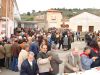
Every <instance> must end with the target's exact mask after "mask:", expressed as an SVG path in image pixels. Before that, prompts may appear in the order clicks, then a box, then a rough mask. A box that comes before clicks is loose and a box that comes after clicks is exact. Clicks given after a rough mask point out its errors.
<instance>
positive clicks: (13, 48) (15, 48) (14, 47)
mask: <svg viewBox="0 0 100 75" xmlns="http://www.w3.org/2000/svg"><path fill="white" fill-rule="evenodd" d="M11 51H12V56H13V57H17V58H18V55H19V52H20V46H19V44H17V43H14V44H13V45H12V46H11Z"/></svg>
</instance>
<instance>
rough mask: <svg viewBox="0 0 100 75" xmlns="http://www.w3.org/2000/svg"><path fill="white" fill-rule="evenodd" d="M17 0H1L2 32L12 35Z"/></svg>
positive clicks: (0, 30) (0, 24) (0, 23)
mask: <svg viewBox="0 0 100 75" xmlns="http://www.w3.org/2000/svg"><path fill="white" fill-rule="evenodd" d="M15 7H17V5H16V0H1V17H0V33H1V32H2V33H3V34H4V35H5V36H7V37H10V35H11V34H13V33H14V27H15V26H14V24H15V23H14V22H15V15H14V12H15V11H14V9H15Z"/></svg>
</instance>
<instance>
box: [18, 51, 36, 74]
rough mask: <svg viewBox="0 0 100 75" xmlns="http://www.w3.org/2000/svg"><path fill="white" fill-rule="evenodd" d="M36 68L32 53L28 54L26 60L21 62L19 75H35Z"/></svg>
mask: <svg viewBox="0 0 100 75" xmlns="http://www.w3.org/2000/svg"><path fill="white" fill-rule="evenodd" d="M37 73H38V66H37V63H36V61H35V60H34V53H33V52H29V55H28V59H26V60H25V61H23V63H22V65H21V71H20V75H37Z"/></svg>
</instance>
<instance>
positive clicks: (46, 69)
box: [37, 45, 52, 75]
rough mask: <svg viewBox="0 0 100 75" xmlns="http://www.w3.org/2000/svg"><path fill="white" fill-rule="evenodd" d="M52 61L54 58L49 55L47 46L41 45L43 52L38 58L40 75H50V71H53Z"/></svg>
mask: <svg viewBox="0 0 100 75" xmlns="http://www.w3.org/2000/svg"><path fill="white" fill-rule="evenodd" d="M51 59H52V57H51V56H48V55H47V45H41V52H40V53H39V54H38V56H37V63H38V67H39V75H50V71H52V68H51V65H50V60H51Z"/></svg>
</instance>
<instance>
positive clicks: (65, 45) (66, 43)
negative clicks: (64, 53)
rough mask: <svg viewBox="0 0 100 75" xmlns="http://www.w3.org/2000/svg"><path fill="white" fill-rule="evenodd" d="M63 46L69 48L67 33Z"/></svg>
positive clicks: (65, 48)
mask: <svg viewBox="0 0 100 75" xmlns="http://www.w3.org/2000/svg"><path fill="white" fill-rule="evenodd" d="M63 46H64V50H67V49H68V36H67V35H65V37H64V38H63Z"/></svg>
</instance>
